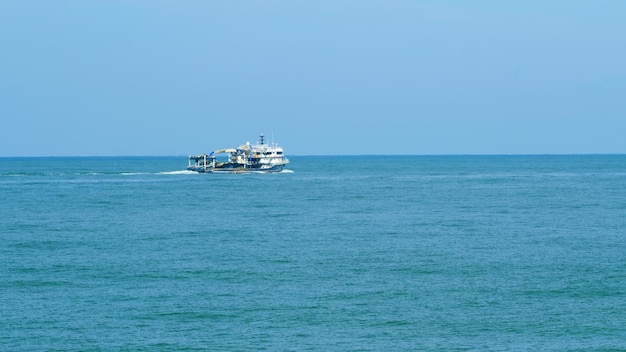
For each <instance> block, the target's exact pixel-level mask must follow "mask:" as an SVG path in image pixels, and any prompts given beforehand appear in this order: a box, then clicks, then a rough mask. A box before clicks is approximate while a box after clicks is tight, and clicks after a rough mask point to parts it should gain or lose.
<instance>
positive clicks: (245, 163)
mask: <svg viewBox="0 0 626 352" xmlns="http://www.w3.org/2000/svg"><path fill="white" fill-rule="evenodd" d="M259 139H260V140H259V142H258V143H257V144H254V145H252V144H250V142H247V143H246V144H244V145H240V146H239V147H237V148H225V149H216V150H214V151H212V152H211V153H210V154H204V153H203V154H199V155H190V156H189V164H188V166H187V170H190V171H195V172H206V173H244V172H280V171H282V170H283V169H284V168H285V165H287V164H288V163H289V159H287V158H286V157H285V154H284V151H283V148H281V147H280V146H279V145H278V144H276V143H273V142H272V144H265V137H264V136H263V135H262V134H261V136H260V138H259Z"/></svg>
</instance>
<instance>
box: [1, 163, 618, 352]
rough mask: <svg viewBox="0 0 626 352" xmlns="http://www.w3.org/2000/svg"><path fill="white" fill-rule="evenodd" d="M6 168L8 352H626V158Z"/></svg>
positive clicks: (4, 315) (4, 328)
mask: <svg viewBox="0 0 626 352" xmlns="http://www.w3.org/2000/svg"><path fill="white" fill-rule="evenodd" d="M290 159H291V164H290V166H289V169H290V171H288V172H283V173H280V174H245V175H241V174H239V175H210V174H194V173H189V172H185V171H184V169H185V167H186V165H187V160H186V158H185V157H132V158H121V157H120V158H0V241H1V242H0V349H1V350H3V351H37V350H47V351H54V350H57V351H84V350H102V351H105V350H129V351H135V350H150V351H152V350H175V351H187V350H198V351H204V350H207V351H248V350H254V351H259V350H266V351H307V350H308V351H626V156H624V155H590V156H430V157H429V156H402V157H401V156H358V157H331V156H328V157H291V158H290Z"/></svg>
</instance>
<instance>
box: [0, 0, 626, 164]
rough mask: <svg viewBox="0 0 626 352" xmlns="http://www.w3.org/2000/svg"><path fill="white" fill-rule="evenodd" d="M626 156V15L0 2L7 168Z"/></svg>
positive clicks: (271, 4)
mask: <svg viewBox="0 0 626 352" xmlns="http://www.w3.org/2000/svg"><path fill="white" fill-rule="evenodd" d="M261 132H263V133H265V134H266V135H268V136H269V135H271V134H272V133H273V135H274V136H275V140H276V141H277V142H280V144H281V145H282V146H283V147H284V148H285V150H286V153H288V154H290V155H309V154H314V155H320V154H511V153H512V154H536V153H539V154H543V153H557V154H560V153H566V154H569V153H626V1H622V0H614V1H604V0H599V1H588V0H586V1H576V0H574V1H570V0H562V1H561V0H554V1H499V0H498V1H496V0H493V1H481V0H474V1H465V0H458V1H452V0H438V1H420V0H379V1H374V0H346V1H342V0H310V1H307V0H295V1H294V0H256V1H255V0H239V1H222V0H219V1H217V0H216V1H211V0H197V1H174V0H168V1H162V0H144V1H115V0H107V1H64V0H57V1H43V0H42V1H21V0H13V1H12V0H5V1H1V2H0V156H30V155H33V156H48V155H50V156H57V155H58V156H61V155H80V156H82V155H188V154H192V153H199V152H208V151H210V150H213V149H216V148H223V147H229V146H233V145H237V144H239V143H243V142H245V141H252V142H253V141H255V140H256V139H257V135H258V134H259V133H261Z"/></svg>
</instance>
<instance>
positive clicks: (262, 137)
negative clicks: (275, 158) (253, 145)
mask: <svg viewBox="0 0 626 352" xmlns="http://www.w3.org/2000/svg"><path fill="white" fill-rule="evenodd" d="M259 137H261V145H263V142H264V141H263V139H264V138H265V137H264V136H263V133H261V135H260V136H259Z"/></svg>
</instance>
